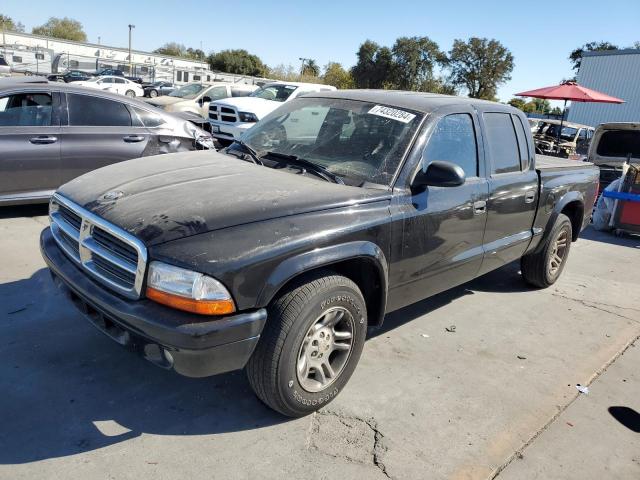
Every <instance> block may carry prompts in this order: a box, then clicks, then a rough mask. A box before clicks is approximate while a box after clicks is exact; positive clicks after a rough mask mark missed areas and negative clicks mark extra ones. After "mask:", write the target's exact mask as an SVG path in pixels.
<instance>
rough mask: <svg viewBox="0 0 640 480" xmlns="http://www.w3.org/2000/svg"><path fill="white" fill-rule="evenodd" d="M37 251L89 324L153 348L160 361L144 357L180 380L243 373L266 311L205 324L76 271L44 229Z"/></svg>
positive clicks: (121, 339) (120, 340)
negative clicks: (125, 295) (180, 376)
mask: <svg viewBox="0 0 640 480" xmlns="http://www.w3.org/2000/svg"><path fill="white" fill-rule="evenodd" d="M40 249H41V252H42V256H43V258H44V260H45V262H46V263H47V265H48V267H49V269H50V271H51V273H52V275H53V276H54V278H55V279H56V282H57V283H58V285H60V286H61V288H62V289H63V290H64V291H66V293H67V294H68V295H69V296H70V297H71V299H72V300H73V301H74V303H75V304H76V306H78V307H79V309H80V310H81V311H82V313H84V314H85V316H86V317H87V318H88V320H89V321H90V322H91V323H92V324H94V325H95V326H96V327H97V328H98V329H100V330H101V331H102V332H103V333H105V334H107V335H108V336H109V337H111V338H112V339H113V340H115V341H116V342H118V343H120V344H122V345H126V346H129V345H132V346H133V345H135V346H142V347H143V348H142V349H141V350H142V351H144V350H145V348H144V347H145V346H147V345H156V344H157V345H158V346H159V347H160V348H161V351H162V356H161V357H162V362H156V361H154V360H153V358H149V355H146V356H147V358H148V359H149V360H151V361H154V363H157V364H159V365H160V366H165V367H167V366H168V368H173V369H174V370H176V371H177V372H178V373H181V374H183V375H186V376H192V377H202V376H208V375H214V374H217V373H222V372H226V371H231V370H236V369H239V368H243V367H244V365H245V364H246V362H247V361H248V360H249V357H250V356H251V354H252V353H253V349H254V348H255V346H256V344H257V342H258V339H259V337H260V333H261V332H262V329H263V328H264V324H265V321H266V318H267V312H266V309H264V308H263V309H259V310H255V311H252V312H246V313H239V314H236V315H231V316H227V317H220V318H219V319H216V320H208V321H203V317H202V316H201V315H195V314H191V313H187V312H181V311H179V310H174V309H171V308H168V307H165V306H162V305H159V304H157V303H155V302H152V301H150V300H146V299H141V300H135V301H133V300H125V299H124V298H122V297H120V296H118V295H117V294H115V293H112V292H111V291H109V290H107V289H106V288H104V287H103V286H101V285H99V284H97V283H95V282H94V281H93V280H92V279H90V278H89V277H88V276H87V275H85V274H84V273H83V272H82V271H80V270H79V269H78V268H77V267H76V266H75V265H74V264H73V263H72V262H71V261H70V260H69V259H68V258H67V257H66V255H65V254H64V253H63V252H62V251H61V250H60V248H59V247H58V246H57V244H56V243H55V240H54V239H53V236H52V235H51V231H50V229H48V228H47V229H45V230H44V231H43V232H42V234H41V236H40ZM147 350H149V349H147ZM165 352H166V354H165ZM167 354H168V355H167Z"/></svg>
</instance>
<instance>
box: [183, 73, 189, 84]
mask: <svg viewBox="0 0 640 480" xmlns="http://www.w3.org/2000/svg"><path fill="white" fill-rule="evenodd" d="M184 81H185V82H188V81H189V72H184Z"/></svg>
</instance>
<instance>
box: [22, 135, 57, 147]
mask: <svg viewBox="0 0 640 480" xmlns="http://www.w3.org/2000/svg"><path fill="white" fill-rule="evenodd" d="M57 141H58V137H52V136H50V135H39V136H37V137H33V138H30V139H29V142H31V143H33V144H34V145H47V144H49V143H56V142H57Z"/></svg>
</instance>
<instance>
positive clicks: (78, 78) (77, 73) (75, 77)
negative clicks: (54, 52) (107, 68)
mask: <svg viewBox="0 0 640 480" xmlns="http://www.w3.org/2000/svg"><path fill="white" fill-rule="evenodd" d="M93 78H94V75H92V74H91V73H87V72H83V71H82V70H67V71H66V72H64V73H53V74H51V75H47V79H48V80H51V81H52V82H65V83H71V82H84V81H87V80H91V79H93Z"/></svg>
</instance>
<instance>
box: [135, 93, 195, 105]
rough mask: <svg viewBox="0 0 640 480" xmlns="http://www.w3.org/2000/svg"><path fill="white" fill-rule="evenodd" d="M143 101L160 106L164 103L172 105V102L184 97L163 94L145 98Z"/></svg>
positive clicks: (179, 100) (182, 99)
mask: <svg viewBox="0 0 640 480" xmlns="http://www.w3.org/2000/svg"><path fill="white" fill-rule="evenodd" d="M187 100H188V99H187ZM144 101H145V102H147V103H148V104H149V105H154V106H156V107H161V108H162V107H164V106H166V105H173V104H174V103H179V102H184V101H185V99H184V98H180V97H170V96H168V95H165V96H162V97H156V98H145V99H144Z"/></svg>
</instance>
